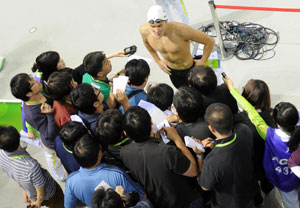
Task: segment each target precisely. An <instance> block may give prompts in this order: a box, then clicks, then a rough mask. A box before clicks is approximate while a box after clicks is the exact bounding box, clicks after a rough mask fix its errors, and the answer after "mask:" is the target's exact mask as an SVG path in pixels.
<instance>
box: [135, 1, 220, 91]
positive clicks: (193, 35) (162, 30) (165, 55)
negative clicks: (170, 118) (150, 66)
mask: <svg viewBox="0 0 300 208" xmlns="http://www.w3.org/2000/svg"><path fill="white" fill-rule="evenodd" d="M147 21H148V23H147V24H144V25H142V26H141V28H140V33H141V35H142V38H143V41H144V45H145V46H146V48H147V49H148V51H149V52H150V54H151V56H152V57H153V59H154V61H155V62H156V63H157V64H158V66H159V67H160V68H161V69H162V70H163V71H164V72H165V73H167V74H168V75H170V79H171V81H172V83H173V85H174V86H175V87H176V88H179V87H180V86H182V85H187V74H188V72H189V70H190V69H191V68H193V67H194V66H195V65H196V66H198V65H204V64H205V63H206V61H207V59H208V57H209V55H210V53H211V51H212V49H213V47H214V44H215V41H214V39H213V38H211V37H209V36H208V35H206V34H205V33H203V32H201V31H198V30H195V29H193V28H192V27H190V26H188V25H185V24H182V23H179V22H168V19H167V15H166V12H165V11H164V10H163V8H162V7H161V6H158V5H154V6H152V7H150V9H149V10H148V14H147ZM190 41H195V42H197V43H201V44H204V49H203V56H202V58H201V59H200V60H194V59H193V56H192V55H191V52H190ZM157 52H159V53H160V55H161V56H162V58H160V57H159V55H158V53H157Z"/></svg>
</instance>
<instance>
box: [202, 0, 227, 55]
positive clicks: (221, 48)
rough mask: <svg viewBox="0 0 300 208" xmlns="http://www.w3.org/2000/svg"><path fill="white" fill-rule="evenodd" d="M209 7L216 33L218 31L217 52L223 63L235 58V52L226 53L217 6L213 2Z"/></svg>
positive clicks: (210, 2) (209, 3)
mask: <svg viewBox="0 0 300 208" xmlns="http://www.w3.org/2000/svg"><path fill="white" fill-rule="evenodd" d="M208 5H209V7H210V12H211V16H212V19H213V23H214V26H215V31H216V34H217V38H218V40H219V45H216V46H215V50H216V51H217V52H218V55H219V57H220V59H221V60H223V61H224V60H228V59H230V58H231V57H232V56H233V52H231V51H226V49H225V47H224V43H223V38H222V34H221V30H220V25H219V18H218V16H217V12H216V5H215V3H214V1H213V0H211V1H209V2H208ZM220 55H221V56H220Z"/></svg>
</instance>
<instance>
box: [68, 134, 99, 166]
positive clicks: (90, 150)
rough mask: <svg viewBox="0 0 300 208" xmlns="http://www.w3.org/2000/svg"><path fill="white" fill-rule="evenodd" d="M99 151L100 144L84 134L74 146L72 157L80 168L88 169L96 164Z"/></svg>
mask: <svg viewBox="0 0 300 208" xmlns="http://www.w3.org/2000/svg"><path fill="white" fill-rule="evenodd" d="M100 151H102V148H101V145H100V143H98V142H97V140H95V139H93V138H92V137H90V135H89V134H85V135H83V136H82V137H81V138H80V139H79V140H78V141H77V142H76V144H75V146H74V157H75V159H76V161H77V162H78V164H79V165H80V166H81V167H83V168H90V167H92V166H93V165H95V164H96V163H97V161H98V156H99V152H100Z"/></svg>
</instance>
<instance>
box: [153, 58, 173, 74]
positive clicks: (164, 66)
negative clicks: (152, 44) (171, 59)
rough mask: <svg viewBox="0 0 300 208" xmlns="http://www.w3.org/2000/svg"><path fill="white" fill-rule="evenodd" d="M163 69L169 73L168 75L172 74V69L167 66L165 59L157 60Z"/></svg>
mask: <svg viewBox="0 0 300 208" xmlns="http://www.w3.org/2000/svg"><path fill="white" fill-rule="evenodd" d="M156 63H157V64H158V66H159V68H160V69H161V70H163V72H165V73H167V74H168V75H171V69H169V68H168V67H167V64H166V62H165V61H164V60H162V59H160V60H159V61H157V62H156Z"/></svg>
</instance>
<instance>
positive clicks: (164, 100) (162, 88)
mask: <svg viewBox="0 0 300 208" xmlns="http://www.w3.org/2000/svg"><path fill="white" fill-rule="evenodd" d="M173 96H174V90H173V88H172V87H170V86H169V85H167V84H159V85H157V86H154V87H152V88H151V89H150V90H149V92H148V93H147V101H148V102H150V103H153V104H154V105H156V107H158V108H159V109H161V110H162V111H165V110H167V109H168V108H169V107H170V106H171V105H172V102H173Z"/></svg>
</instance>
